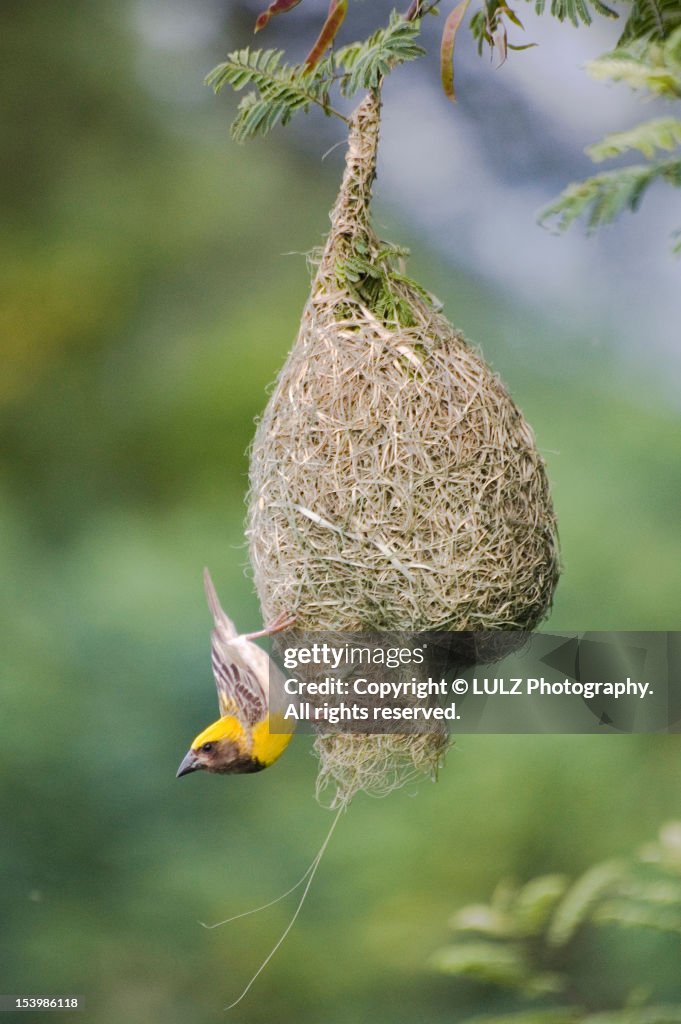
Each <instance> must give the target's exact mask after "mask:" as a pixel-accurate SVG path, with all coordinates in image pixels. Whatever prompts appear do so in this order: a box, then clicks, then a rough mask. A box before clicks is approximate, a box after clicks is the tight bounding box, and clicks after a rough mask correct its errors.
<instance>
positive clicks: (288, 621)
mask: <svg viewBox="0 0 681 1024" xmlns="http://www.w3.org/2000/svg"><path fill="white" fill-rule="evenodd" d="M295 621H296V617H295V615H291V614H289V612H280V613H279V615H277V617H276V619H273V620H272V622H270V623H269V624H268V625H267V626H265V628H264V629H259V630H257V631H256V632H255V633H245V634H244V639H245V640H256V639H257V638H258V637H261V636H273V635H274V634H275V633H281V632H282V630H284V629H288V628H289V626H292V625H293V623H294V622H295Z"/></svg>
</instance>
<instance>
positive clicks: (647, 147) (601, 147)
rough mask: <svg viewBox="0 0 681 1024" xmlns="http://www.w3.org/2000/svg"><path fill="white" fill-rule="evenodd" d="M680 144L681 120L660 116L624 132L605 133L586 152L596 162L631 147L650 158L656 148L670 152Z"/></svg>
mask: <svg viewBox="0 0 681 1024" xmlns="http://www.w3.org/2000/svg"><path fill="white" fill-rule="evenodd" d="M680 145H681V121H679V120H678V119H677V118H675V117H660V118H657V119H656V120H654V121H645V122H644V123H643V124H640V125H637V126H636V127H635V128H630V129H629V130H628V131H626V132H613V133H612V134H611V135H606V136H605V138H604V139H603V140H602V141H601V142H597V143H595V144H594V145H593V146H589V147H588V148H587V150H586V152H587V153H588V155H589V156H590V157H591V159H592V160H594V161H596V162H597V163H599V162H600V161H601V160H611V159H613V158H614V157H618V156H621V155H622V154H623V153H627V152H629V151H630V150H632V149H635V150H638V152H639V153H642V154H643V156H645V157H648V159H649V160H652V159H653V157H654V156H655V155H656V152H657V150H659V149H664V150H667V152H670V151H671V150H673V149H676V147H677V146H680Z"/></svg>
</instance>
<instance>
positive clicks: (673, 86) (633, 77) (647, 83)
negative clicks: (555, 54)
mask: <svg viewBox="0 0 681 1024" xmlns="http://www.w3.org/2000/svg"><path fill="white" fill-rule="evenodd" d="M586 68H587V71H588V72H589V74H590V75H591V77H592V78H596V79H600V80H609V81H612V82H624V83H625V84H626V85H628V86H630V87H631V88H632V89H647V90H648V91H649V92H652V93H654V94H655V95H657V96H667V97H669V98H670V99H678V98H679V97H681V67H680V68H678V69H677V68H675V67H674V66H672V65H670V64H668V63H653V62H652V61H651V60H650V59H649V58H648V56H647V55H643V56H637V55H636V54H634V53H630V52H627V51H624V50H622V51H615V52H613V53H606V54H605V55H604V56H603V57H599V58H598V59H597V60H592V61H589V63H588V64H587V65H586Z"/></svg>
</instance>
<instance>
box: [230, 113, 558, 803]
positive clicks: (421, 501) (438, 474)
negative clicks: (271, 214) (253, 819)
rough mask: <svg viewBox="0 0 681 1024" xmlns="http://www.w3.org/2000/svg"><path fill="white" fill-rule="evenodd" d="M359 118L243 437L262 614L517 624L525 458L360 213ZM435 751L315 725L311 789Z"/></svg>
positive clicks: (544, 562) (498, 407)
mask: <svg viewBox="0 0 681 1024" xmlns="http://www.w3.org/2000/svg"><path fill="white" fill-rule="evenodd" d="M379 114H380V100H379V97H378V95H375V94H371V95H369V96H368V97H367V98H366V99H365V100H364V101H363V102H362V103H361V104H360V106H359V107H358V108H357V110H356V111H355V113H354V115H353V116H352V119H351V125H350V133H349V146H348V151H347V156H346V169H345V174H344V177H343V182H342V185H341V189H340V192H339V195H338V198H337V201H336V204H335V206H334V208H333V211H332V213H331V231H330V234H329V236H328V239H327V242H326V245H325V248H324V250H323V252H322V254H321V257H320V259H319V262H318V265H317V269H316V274H315V276H314V280H313V283H312V287H311V292H310V297H309V299H308V301H307V304H306V306H305V309H304V312H303V317H302V322H301V325H300V332H299V334H298V338H297V340H296V343H295V345H294V346H293V348H292V350H291V352H290V354H289V356H288V359H287V361H286V364H285V365H284V367H283V369H282V371H281V373H280V375H279V378H278V381H277V384H276V387H275V389H274V391H273V393H272V396H271V398H270V401H269V404H268V406H267V408H266V410H265V413H264V415H263V417H262V420H261V421H260V423H259V426H258V429H257V433H256V436H255V440H254V443H253V447H252V454H251V470H250V483H251V490H250V507H249V523H248V536H249V543H250V555H251V562H252V565H253V571H254V578H255V584H256V587H257V591H258V594H259V597H260V601H261V605H262V610H263V616H264V618H265V620H270V619H273V618H274V617H275V616H276V615H277V614H278V613H279V612H282V611H286V612H294V613H295V614H296V616H297V622H296V629H301V630H307V631H332V632H334V633H338V634H340V635H342V634H344V633H348V632H360V631H374V632H376V631H381V630H395V631H397V630H406V631H417V630H476V631H490V636H491V637H492V638H493V637H494V636H495V634H496V631H499V630H513V629H517V630H528V629H531V628H533V627H534V626H536V625H537V624H538V623H539V622H540V621H541V619H542V618H543V617H544V616H545V615H546V613H547V611H548V609H549V607H550V604H551V600H552V595H553V591H554V588H555V585H556V582H557V579H558V573H559V568H558V544H557V534H556V521H555V517H554V513H553V508H552V504H551V498H550V494H549V487H548V483H547V478H546V473H545V468H544V463H543V461H542V458H541V456H540V455H539V452H538V451H537V448H536V445H535V440H534V436H533V433H532V430H531V428H530V427H529V426H528V424H527V423H526V421H525V420H524V418H523V416H522V414H521V412H520V411H519V409H518V408H517V406H516V405H515V404H514V402H513V401H512V399H511V398H510V396H509V394H508V392H507V391H506V389H505V388H504V386H503V384H502V383H501V382H500V381H499V379H498V378H497V377H496V376H495V375H494V373H493V372H492V371H491V369H490V368H489V367H488V366H487V365H486V363H485V362H484V360H483V359H482V357H481V356H480V354H479V353H478V352H477V351H476V350H475V349H474V348H472V347H471V346H470V344H469V343H468V342H466V340H465V339H464V337H463V335H462V334H461V333H460V332H459V331H457V330H455V329H454V328H453V327H452V325H451V324H450V323H449V322H448V321H447V320H446V319H445V317H444V316H443V315H441V313H440V312H439V310H438V308H437V307H436V305H435V303H434V302H433V300H432V299H431V297H430V296H429V295H428V294H427V293H426V292H425V291H424V290H422V289H421V288H420V287H419V286H418V285H416V284H415V283H414V282H412V281H410V280H409V279H408V278H406V277H405V276H404V274H403V273H402V268H401V259H400V255H401V254H400V253H399V252H397V251H396V250H395V249H394V247H391V246H389V245H387V244H386V243H384V242H382V241H381V240H380V239H379V238H378V237H377V235H376V234H375V232H374V230H373V228H372V226H371V222H370V215H369V202H370V195H371V186H372V183H373V180H374V177H375V167H376V149H377V144H378V131H379ZM496 635H497V636H498V634H496ZM490 643H491V650H492V649H493V651H494V654H493V656H494V657H496V656H498V653H499V650H498V648H499V643H498V639H497V640H496V641H495V640H494V639H491V641H490ZM479 653H480V654H481V660H484V652H479ZM446 747H447V737H446V735H445V733H444V730H441V729H439V728H438V729H435V730H433V729H430V730H429V731H427V732H424V733H422V734H414V733H410V734H406V733H403V734H393V733H389V734H383V735H367V734H362V733H347V732H345V733H344V732H342V731H332V730H329V729H323V731H321V732H320V733H319V734H318V736H317V739H316V742H315V749H316V752H317V754H318V756H319V758H320V772H319V778H318V789H319V790H321V789H323V788H324V787H325V786H326V785H327V784H329V783H331V784H333V785H335V787H336V789H335V795H334V797H333V800H332V803H334V804H336V805H338V804H341V803H347V802H348V801H349V800H350V799H351V798H352V796H353V795H354V793H355V792H357V791H358V790H365V791H367V792H369V793H373V794H382V793H385V792H388V791H390V790H391V789H393V788H394V787H395V786H397V785H399V784H401V783H402V782H403V781H404V780H405V779H406V778H408V777H410V776H411V775H412V774H413V773H414V772H420V771H425V772H429V773H434V772H435V771H436V769H437V767H438V765H439V763H440V762H441V760H442V758H443V755H444V752H445V750H446Z"/></svg>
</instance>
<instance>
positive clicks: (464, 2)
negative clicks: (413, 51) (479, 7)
mask: <svg viewBox="0 0 681 1024" xmlns="http://www.w3.org/2000/svg"><path fill="white" fill-rule="evenodd" d="M469 3H470V0H461V2H460V3H458V4H457V5H456V7H455V8H454V10H453V11H452V13H451V14H450V15H449V16H448V18H447V20H446V22H445V27H444V31H443V33H442V43H441V46H440V73H441V75H442V88H443V89H444V91H445V95H446V96H447V98H448V99H450V100H452V102H454V101H456V93H455V91H454V43H455V41H456V33H457V32H458V31H459V28H460V27H461V22H462V21H463V18H464V14H465V13H466V9H467V8H468V4H469Z"/></svg>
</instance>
